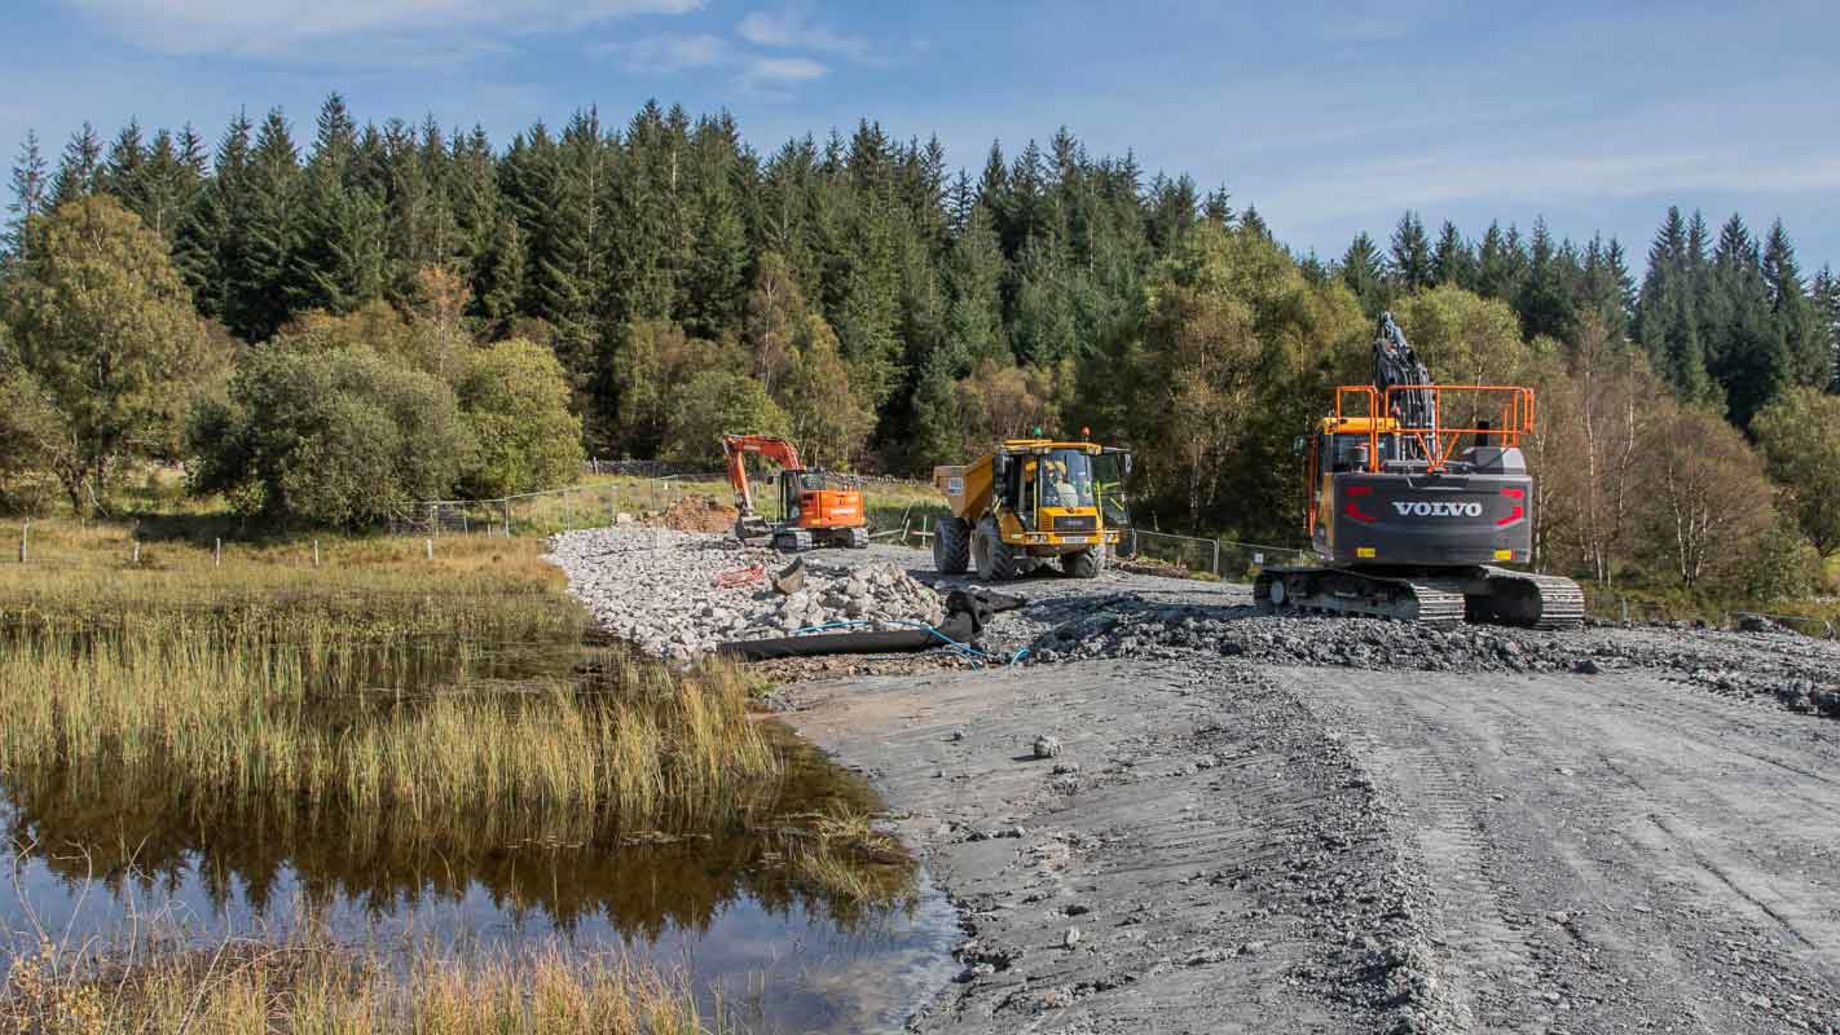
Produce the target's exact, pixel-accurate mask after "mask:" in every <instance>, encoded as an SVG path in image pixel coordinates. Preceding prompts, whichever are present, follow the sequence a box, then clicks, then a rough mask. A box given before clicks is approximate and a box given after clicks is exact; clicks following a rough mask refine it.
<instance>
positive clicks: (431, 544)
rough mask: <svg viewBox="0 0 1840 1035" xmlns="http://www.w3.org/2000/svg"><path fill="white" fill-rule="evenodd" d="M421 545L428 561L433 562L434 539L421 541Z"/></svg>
mask: <svg viewBox="0 0 1840 1035" xmlns="http://www.w3.org/2000/svg"><path fill="white" fill-rule="evenodd" d="M422 545H423V546H425V547H426V548H427V551H428V559H429V560H431V561H432V560H434V539H433V537H430V538H427V539H424V540H422Z"/></svg>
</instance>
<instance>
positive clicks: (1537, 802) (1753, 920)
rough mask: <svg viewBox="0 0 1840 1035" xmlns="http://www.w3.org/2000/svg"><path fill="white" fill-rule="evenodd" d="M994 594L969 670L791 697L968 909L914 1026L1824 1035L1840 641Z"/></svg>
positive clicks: (1209, 588)
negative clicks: (948, 969)
mask: <svg viewBox="0 0 1840 1035" xmlns="http://www.w3.org/2000/svg"><path fill="white" fill-rule="evenodd" d="M835 554H837V555H843V552H842V551H836V552H835ZM826 559H827V560H829V559H830V558H826ZM840 559H841V560H843V561H845V562H848V563H872V562H886V561H887V560H890V559H894V560H897V561H899V562H901V563H903V564H904V565H906V566H907V567H909V568H910V569H911V570H913V571H914V573H915V575H916V577H919V578H921V579H923V580H925V581H930V582H933V583H934V584H936V585H937V586H939V587H940V588H951V587H955V586H958V585H961V584H962V580H940V579H937V578H936V577H935V576H933V575H932V573H931V572H930V571H929V570H928V569H929V568H930V564H929V563H928V562H927V559H926V555H925V554H923V553H920V552H917V551H901V550H898V549H893V548H882V547H877V548H875V549H872V550H871V551H867V552H866V553H865V554H862V555H846V556H843V557H842V558H840ZM1011 588H1015V589H1019V590H1020V591H1021V592H1022V593H1023V594H1024V595H1026V596H1028V597H1029V599H1030V603H1029V605H1028V606H1027V607H1025V608H1023V609H1022V610H1021V611H1019V612H1014V613H1011V614H1007V615H1004V616H1001V617H1000V619H999V621H998V624H997V625H996V626H994V627H993V628H992V629H991V630H990V631H989V634H988V635H987V637H986V642H985V646H986V647H987V648H988V649H989V651H990V654H991V660H988V661H986V662H985V663H984V664H983V667H977V668H974V667H970V666H971V664H972V663H971V662H968V661H966V660H965V659H962V658H960V659H951V660H946V659H942V658H940V657H937V656H928V657H921V658H906V659H886V660H884V659H860V658H851V659H843V658H836V659H822V660H811V661H805V662H801V663H798V664H797V665H792V666H786V667H782V668H780V669H777V670H775V675H776V677H777V678H781V679H785V680H788V681H789V682H790V685H789V686H787V687H786V688H785V689H784V690H783V691H782V692H781V694H780V695H779V698H778V703H779V704H780V705H781V706H783V707H785V708H786V709H788V711H787V715H786V718H787V719H788V721H789V722H790V723H792V725H793V726H794V727H795V728H796V729H798V730H800V731H801V732H802V733H804V734H805V735H807V736H809V737H811V738H812V739H813V740H814V741H815V742H816V743H818V744H820V745H822V746H824V747H825V748H827V749H829V750H831V751H832V752H833V753H834V754H835V755H836V757H837V758H838V759H839V760H840V761H842V762H843V763H845V764H846V765H850V766H853V767H856V768H859V769H861V770H862V771H864V772H865V773H866V774H868V775H869V776H870V777H871V779H872V780H873V782H874V783H875V785H876V786H877V787H878V788H879V789H880V790H881V791H882V793H883V795H884V797H885V799H886V801H887V803H888V805H889V807H890V809H891V810H893V817H894V818H895V820H896V821H897V823H898V825H899V827H900V829H901V831H902V833H903V834H904V836H906V837H907V838H908V839H909V840H910V842H911V843H912V844H913V845H914V846H915V847H916V848H917V849H918V850H919V851H920V852H921V853H922V854H923V855H924V857H925V859H926V860H927V863H928V865H929V867H930V869H931V871H932V873H933V875H934V878H935V879H936V880H937V881H938V882H939V883H940V884H941V885H942V886H943V887H944V888H945V889H946V890H947V891H948V892H949V893H950V894H951V895H952V897H953V899H954V901H955V902H956V904H957V905H958V907H959V909H960V913H961V917H962V923H963V926H964V941H963V943H962V944H961V946H960V948H959V951H958V970H959V973H958V977H957V980H955V981H954V982H952V983H951V984H950V985H949V986H948V987H946V988H944V989H942V990H941V991H940V993H939V995H938V996H937V997H936V998H935V999H934V1000H933V1001H932V1003H931V1004H930V1005H929V1006H928V1007H927V1008H926V1009H924V1010H923V1011H921V1012H920V1013H919V1014H917V1015H916V1016H914V1017H913V1018H912V1019H911V1020H910V1022H909V1028H910V1030H913V1031H917V1032H1015V1031H1031V1032H1043V1033H1049V1032H1068V1033H1074V1032H1119V1033H1123V1032H1169V1033H1174V1032H1197V1033H1200V1032H1388V1031H1396V1032H1414V1031H1420V1032H1470V1031H1507V1032H1554V1033H1558V1032H1571V1033H1594V1032H1624V1031H1627V1032H1648V1031H1654V1032H1707V1033H1714V1032H1719V1033H1722V1032H1746V1033H1749V1032H1758V1033H1762V1032H1781V1031H1816V1032H1840V721H1837V720H1836V718H1835V717H1834V713H1835V712H1836V711H1840V645H1836V644H1833V643H1830V642H1823V641H1817V640H1811V639H1807V638H1804V637H1800V636H1796V635H1793V634H1790V633H1784V632H1754V633H1736V632H1721V631H1715V630H1699V629H1690V628H1659V627H1639V628H1617V627H1607V626H1593V627H1590V628H1586V629H1584V630H1580V631H1576V632H1572V633H1562V634H1561V633H1536V632H1525V631H1512V630H1497V629H1475V628H1469V629H1463V630H1457V631H1453V632H1435V631H1429V630H1424V629H1419V628H1415V627H1412V626H1406V625H1400V624H1388V623H1380V622H1367V621H1353V620H1323V619H1279V618H1270V617H1263V616H1258V615H1256V614H1255V613H1253V612H1252V610H1251V608H1250V607H1249V606H1248V604H1249V599H1248V597H1247V593H1246V590H1245V588H1244V587H1237V586H1225V585H1217V584H1204V583H1195V582H1179V581H1175V580H1169V579H1162V578H1157V577H1154V576H1146V575H1134V574H1126V573H1122V572H1107V573H1106V574H1105V575H1104V576H1103V577H1102V578H1100V579H1098V580H1093V581H1077V580H1068V579H1052V578H1051V579H1038V580H1032V581H1029V582H1026V583H1023V584H1021V585H1019V586H1016V587H1011ZM1023 648H1027V649H1028V650H1027V653H1026V654H1024V655H1023V656H1022V660H1021V661H1020V662H1019V663H1017V664H1013V665H1005V664H1001V663H1000V662H1001V661H1002V660H1007V659H1009V658H1012V657H1015V656H1016V652H1017V651H1020V650H1022V649H1023ZM1043 737H1046V738H1052V740H1053V742H1044V743H1042V744H1041V745H1040V747H1041V748H1042V749H1043V750H1039V751H1038V750H1037V744H1036V742H1037V739H1038V738H1043ZM1038 755H1040V756H1047V757H1037V756H1038Z"/></svg>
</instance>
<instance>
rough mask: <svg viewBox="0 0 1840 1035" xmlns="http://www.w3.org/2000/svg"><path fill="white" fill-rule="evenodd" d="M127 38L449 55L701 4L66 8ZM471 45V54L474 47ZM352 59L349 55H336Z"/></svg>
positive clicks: (266, 50) (135, 3)
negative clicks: (429, 50) (475, 38)
mask: <svg viewBox="0 0 1840 1035" xmlns="http://www.w3.org/2000/svg"><path fill="white" fill-rule="evenodd" d="M64 2H65V4H66V5H67V6H69V7H71V8H74V9H75V10H77V11H79V12H81V13H83V14H84V15H86V16H88V17H90V18H92V19H93V20H95V21H96V22H97V23H98V24H100V25H103V26H105V27H107V28H108V29H110V30H112V31H114V32H116V33H118V34H120V35H121V36H123V37H125V38H126V39H128V40H130V41H132V42H134V43H136V44H139V45H142V46H146V47H149V48H151V49H154V50H161V51H167V52H171V53H179V54H228V55H234V56H241V57H261V56H277V55H286V54H287V53H288V52H289V51H290V50H291V49H292V48H296V47H300V46H303V45H309V44H327V43H349V44H355V45H357V46H358V47H360V48H363V47H366V46H369V45H371V44H373V43H375V42H377V41H378V40H380V39H381V40H382V41H384V42H386V43H392V44H396V45H397V46H401V45H402V44H403V42H405V41H404V39H403V38H404V37H405V36H407V35H409V34H414V35H415V36H416V37H418V39H419V40H421V41H426V42H427V43H428V44H429V45H431V46H433V47H435V48H451V47H453V46H454V45H455V43H456V42H457V41H461V40H464V39H465V38H466V37H468V36H472V35H477V34H483V33H487V32H492V33H501V34H510V35H521V34H526V33H532V32H556V31H565V30H573V29H580V28H583V27H585V26H588V25H593V24H596V23H599V22H604V21H610V20H613V19H617V18H625V17H630V16H633V15H641V14H682V13H685V12H688V11H693V10H696V9H698V8H700V7H701V6H702V4H703V0H64ZM478 45H479V44H477V43H474V44H470V46H478ZM342 56H349V55H342Z"/></svg>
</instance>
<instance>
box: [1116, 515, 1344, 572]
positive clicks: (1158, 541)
mask: <svg viewBox="0 0 1840 1035" xmlns="http://www.w3.org/2000/svg"><path fill="white" fill-rule="evenodd" d="M1118 553H1119V556H1120V557H1121V558H1123V559H1124V560H1126V561H1132V562H1136V563H1139V564H1147V565H1152V566H1160V567H1169V568H1174V569H1176V570H1178V571H1179V572H1183V573H1188V574H1204V573H1205V574H1207V575H1211V576H1213V577H1215V578H1218V579H1221V580H1223V581H1226V582H1251V581H1252V580H1253V578H1254V577H1256V576H1257V575H1258V573H1259V572H1260V571H1261V570H1263V569H1264V568H1266V567H1269V566H1272V565H1278V564H1303V563H1307V562H1308V561H1309V560H1310V555H1309V554H1308V553H1306V552H1305V551H1302V550H1299V549H1297V548H1296V547H1290V546H1271V545H1268V544H1265V543H1246V542H1239V541H1237V540H1232V539H1203V538H1200V537H1198V536H1188V535H1176V534H1175V533H1173V532H1153V531H1151V530H1149V529H1145V528H1130V529H1126V530H1125V533H1124V539H1123V541H1122V542H1121V543H1120V544H1119V549H1118Z"/></svg>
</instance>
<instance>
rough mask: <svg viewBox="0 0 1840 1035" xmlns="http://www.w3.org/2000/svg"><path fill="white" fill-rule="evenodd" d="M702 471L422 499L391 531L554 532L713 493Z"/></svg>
mask: <svg viewBox="0 0 1840 1035" xmlns="http://www.w3.org/2000/svg"><path fill="white" fill-rule="evenodd" d="M706 479H707V476H669V477H663V478H644V479H627V480H624V481H610V482H601V483H596V484H589V485H575V486H570V487H568V488H565V489H552V490H549V491H547V492H529V493H523V494H521V495H517V496H506V497H503V498H500V499H488V500H426V501H423V502H420V503H417V504H415V505H414V507H413V508H411V511H410V513H409V514H408V515H406V516H405V517H404V518H403V519H401V520H400V521H398V522H396V523H395V526H394V530H395V531H396V532H397V533H398V534H402V535H420V536H434V537H440V536H452V535H494V536H502V537H506V538H509V537H512V536H526V535H528V536H542V535H554V534H556V533H557V532H567V531H570V530H572V529H577V528H598V527H603V526H606V525H613V524H618V523H620V522H621V521H622V520H628V521H637V520H641V519H643V518H644V517H646V516H648V515H654V514H659V513H662V512H663V511H665V510H668V509H670V507H671V505H672V504H674V503H676V502H677V501H678V500H681V499H683V498H684V497H685V496H692V495H695V496H709V495H716V496H717V498H721V497H720V494H719V492H718V491H717V489H718V488H719V487H718V486H715V485H714V483H712V482H710V481H707V480H706Z"/></svg>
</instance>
